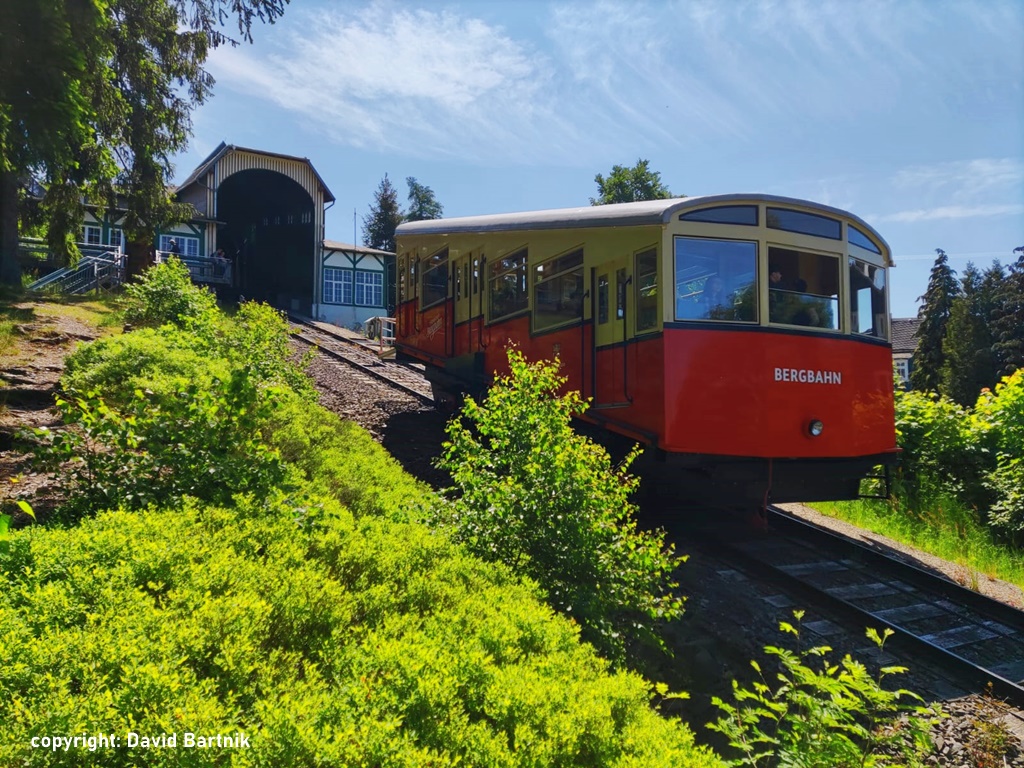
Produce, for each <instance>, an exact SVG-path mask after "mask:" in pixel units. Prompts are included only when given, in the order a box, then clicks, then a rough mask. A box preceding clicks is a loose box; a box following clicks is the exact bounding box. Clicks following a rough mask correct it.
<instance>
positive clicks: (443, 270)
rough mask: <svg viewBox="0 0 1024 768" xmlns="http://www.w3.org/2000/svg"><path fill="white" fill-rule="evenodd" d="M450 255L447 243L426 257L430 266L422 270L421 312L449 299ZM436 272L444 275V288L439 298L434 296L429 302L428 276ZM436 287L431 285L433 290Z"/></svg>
mask: <svg viewBox="0 0 1024 768" xmlns="http://www.w3.org/2000/svg"><path fill="white" fill-rule="evenodd" d="M449 257H450V254H449V251H448V246H447V245H446V246H444V247H443V248H438V249H437V250H436V251H434V252H433V253H432V254H430V256H428V257H427V258H426V259H424V261H425V262H426V263H427V264H429V266H427V267H425V268H423V269H421V270H420V311H421V312H422V311H423V310H425V309H430V308H431V307H436V306H438V305H439V304H441V303H443V302H445V301H447V300H448V283H449V280H448V278H449V275H448V260H449ZM434 272H439V273H440V274H441V275H443V276H444V290H443V291H441V293H440V295H439V296H438V297H437V298H434V299H433V300H432V301H430V303H427V278H428V276H430V275H432V274H433V273H434ZM436 287H437V286H431V288H432V290H433V289H436Z"/></svg>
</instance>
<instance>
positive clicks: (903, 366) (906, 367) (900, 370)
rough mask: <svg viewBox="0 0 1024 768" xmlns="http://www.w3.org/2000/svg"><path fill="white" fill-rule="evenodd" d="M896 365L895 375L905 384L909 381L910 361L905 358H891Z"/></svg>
mask: <svg viewBox="0 0 1024 768" xmlns="http://www.w3.org/2000/svg"><path fill="white" fill-rule="evenodd" d="M893 363H894V364H895V365H896V375H897V376H899V377H900V381H902V382H903V383H904V384H907V383H908V382H909V381H910V361H909V360H907V359H906V358H904V359H902V360H893Z"/></svg>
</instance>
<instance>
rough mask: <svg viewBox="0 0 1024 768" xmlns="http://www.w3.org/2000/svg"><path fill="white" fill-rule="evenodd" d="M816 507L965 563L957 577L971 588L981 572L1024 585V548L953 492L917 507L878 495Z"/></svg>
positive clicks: (936, 496)
mask: <svg viewBox="0 0 1024 768" xmlns="http://www.w3.org/2000/svg"><path fill="white" fill-rule="evenodd" d="M812 506H813V508H814V509H816V510H818V511H819V512H821V513H822V514H824V515H829V516H830V517H836V518H839V519H840V520H845V521H847V522H849V523H853V524H854V525H858V526H860V527H861V528H866V529H868V530H870V531H874V532H875V533H879V534H882V535H883V536H888V537H889V538H891V539H895V540H896V541H899V542H902V543H904V544H909V545H911V546H914V547H917V548H918V549H922V550H924V551H925V552H928V553H930V554H933V555H935V556H937V557H941V558H943V559H945V560H949V561H950V562H953V563H958V564H960V565H962V566H963V567H964V574H963V576H962V578H959V579H958V580H959V581H960V582H961V583H962V584H963V585H964V586H966V587H970V588H975V589H976V588H977V581H978V578H979V576H978V574H984V575H985V576H989V577H991V578H995V579H1002V580H1003V581H1008V582H1010V583H1012V584H1016V585H1017V586H1018V587H1021V588H1024V552H1021V551H1020V550H1018V549H1014V548H1012V547H1010V546H1008V545H1005V544H1002V543H1000V542H998V541H997V540H995V539H994V537H993V536H992V533H991V531H990V530H989V529H988V528H987V527H985V526H984V525H983V524H982V523H981V522H980V521H979V520H978V516H977V513H976V512H975V511H974V510H973V509H969V508H967V507H965V506H964V505H962V504H961V503H959V502H958V501H957V500H956V499H954V498H952V497H951V496H948V495H945V494H935V495H932V496H930V497H928V498H926V499H924V500H923V501H921V502H919V504H918V505H917V506H916V507H913V506H910V505H909V504H908V503H907V502H905V501H903V500H899V501H895V502H889V501H882V500H878V499H861V500H859V501H841V502H831V503H830V502H818V503H816V504H813V505H812Z"/></svg>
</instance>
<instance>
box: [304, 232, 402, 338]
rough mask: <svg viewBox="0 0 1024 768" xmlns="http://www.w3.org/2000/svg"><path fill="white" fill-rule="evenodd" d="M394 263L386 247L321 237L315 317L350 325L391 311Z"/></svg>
mask: <svg viewBox="0 0 1024 768" xmlns="http://www.w3.org/2000/svg"><path fill="white" fill-rule="evenodd" d="M394 264H395V255H394V254H393V253H390V252H388V251H379V250H377V249H375V248H367V247H365V246H361V245H349V244H348V243H338V242H335V241H333V240H324V247H323V252H322V256H321V267H320V271H321V282H320V284H321V293H320V296H321V301H320V303H319V305H318V306H317V308H316V309H317V312H316V315H317V319H318V320H322V321H323V322H326V323H333V324H334V325H341V326H345V327H352V326H354V325H357V324H358V325H362V324H363V323H365V322H366V321H367V320H369V319H370V318H371V317H380V316H387V315H390V314H391V312H392V310H393V307H392V304H393V302H394V299H393V298H392V296H391V292H392V291H393V286H394Z"/></svg>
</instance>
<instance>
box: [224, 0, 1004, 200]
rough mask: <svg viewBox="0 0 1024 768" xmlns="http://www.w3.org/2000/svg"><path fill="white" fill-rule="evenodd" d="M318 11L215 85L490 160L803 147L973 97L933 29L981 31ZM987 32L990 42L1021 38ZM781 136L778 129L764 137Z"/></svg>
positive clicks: (837, 15)
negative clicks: (523, 26)
mask: <svg viewBox="0 0 1024 768" xmlns="http://www.w3.org/2000/svg"><path fill="white" fill-rule="evenodd" d="M996 5H997V8H998V9H1000V10H999V13H1000V14H1002V16H1004V17H1005V16H1007V14H1009V18H1010V19H1011V20H1012V19H1016V18H1017V16H1015V15H1014V14H1017V15H1019V14H1018V12H1017V11H1015V10H1014V9H1013V7H1012V4H1007V5H1008V6H1009V10H1006V9H1005V7H1004V6H1003V5H1000V4H998V3H997V4H996ZM324 7H325V8H326V9H327V10H305V9H303V8H302V7H300V6H296V8H295V11H294V15H290V16H288V17H287V18H286V21H285V23H284V25H283V27H279V29H278V30H277V31H276V32H275V35H274V36H273V38H270V37H269V36H268V37H267V38H265V39H264V40H263V41H261V51H264V52H263V53H261V54H259V55H257V54H256V53H255V51H254V49H250V48H238V49H219V50H218V51H216V52H215V53H214V55H213V57H212V58H211V69H212V70H213V73H214V74H215V76H216V77H217V79H218V80H219V82H220V83H221V85H226V86H228V87H230V88H232V89H234V90H236V91H241V92H243V93H245V94H246V95H248V96H250V97H253V98H258V99H263V100H267V101H269V102H272V103H273V104H276V105H277V106H279V107H281V108H283V109H285V110H288V111H290V112H293V113H295V114H297V115H299V116H301V118H302V120H303V121H304V122H305V123H306V124H308V125H310V126H311V127H313V128H314V129H316V130H318V131H321V132H323V133H326V134H327V135H329V136H330V137H331V138H332V140H333V141H335V142H337V143H339V144H342V145H346V146H353V147H359V148H368V149H373V150H379V151H399V152H402V153H407V154H413V155H419V156H423V157H459V158H462V159H467V160H476V161H478V162H481V163H486V162H490V161H494V160H497V161H499V162H509V161H516V162H524V163H533V164H537V163H550V162H558V163H562V164H579V165H589V164H591V163H592V162H593V160H592V159H593V157H594V156H595V155H598V154H601V153H608V152H609V151H612V150H614V152H616V153H621V152H622V151H623V150H624V149H625V148H628V151H629V152H630V154H632V153H633V152H637V153H650V152H652V151H653V150H654V148H657V149H659V150H664V151H686V150H691V151H700V150H701V148H702V147H707V146H712V145H713V146H716V147H720V146H722V139H723V138H724V139H725V140H726V141H728V142H732V143H733V144H734V145H735V146H736V147H738V148H742V149H744V150H746V151H753V150H761V151H764V152H773V151H775V152H792V151H799V150H800V149H801V148H802V147H803V146H806V144H807V143H808V141H814V140H818V141H822V142H827V141H828V140H829V139H830V138H831V135H832V132H833V131H834V129H835V127H836V126H837V125H839V124H841V123H843V122H845V121H849V120H852V119H854V118H864V119H867V120H870V119H876V120H877V121H878V122H879V124H880V123H881V121H883V120H885V119H887V118H888V115H889V113H890V112H891V111H892V110H893V109H895V108H896V107H898V106H899V105H900V102H901V100H905V99H907V98H909V97H910V96H912V95H916V94H918V93H921V92H928V91H929V88H928V87H927V86H928V85H929V84H936V83H942V84H944V85H945V86H946V88H944V89H938V88H936V89H933V90H935V92H936V93H938V92H939V91H940V90H942V92H945V91H946V90H948V89H950V88H952V89H956V88H957V86H958V85H959V84H961V83H962V84H963V90H964V92H967V90H968V88H969V87H970V86H972V84H971V83H969V82H967V81H966V80H965V78H966V77H967V75H965V74H964V73H963V72H961V71H960V70H959V69H958V67H959V66H960V65H959V64H958V63H957V58H958V57H957V56H952V55H950V54H949V52H948V51H947V50H943V46H942V45H941V44H935V45H931V44H926V43H925V41H926V40H927V39H928V35H930V34H931V33H933V32H934V31H935V29H936V28H937V27H938V26H939V22H940V20H942V19H944V18H945V17H944V16H943V14H946V15H948V14H953V15H956V16H957V17H958V21H962V24H963V26H964V28H965V29H981V26H980V25H981V22H980V21H976V20H975V17H976V16H979V14H977V13H975V11H976V8H973V9H972V7H971V6H966V5H963V4H952V3H943V4H941V7H940V8H938V9H937V6H936V4H935V3H932V2H923V1H917V2H915V0H865V1H864V2H858V3H850V2H847V1H846V0H826V1H825V2H820V0H738V1H737V2H734V3H722V2H720V1H718V0H677V2H672V3H663V2H658V3H646V2H642V1H641V2H637V1H634V0H629V1H628V2H626V1H625V0H599V2H596V3H594V2H590V1H589V0H588V1H587V2H583V1H582V0H579V1H578V2H558V3H554V4H551V5H549V6H544V5H540V4H539V3H537V4H535V5H531V11H532V12H533V13H534V14H536V15H539V16H540V17H541V20H540V22H539V23H538V25H537V26H538V28H542V29H544V30H545V35H544V36H540V37H536V38H532V39H529V40H528V39H526V38H525V37H516V36H515V35H513V34H512V33H511V32H509V31H507V30H506V29H504V28H502V27H500V26H497V25H495V24H494V23H491V22H488V21H486V20H484V19H482V18H479V17H477V16H476V15H474V14H473V8H474V6H473V5H468V6H465V7H463V6H459V5H458V3H457V2H453V4H451V5H446V6H443V8H442V7H441V6H434V5H432V4H426V5H425V7H420V8H416V7H413V6H410V5H407V4H400V3H395V2H393V1H392V0H372V2H371V3H370V4H369V5H366V6H363V7H359V6H354V5H352V4H350V3H345V4H334V3H330V4H326V5H325V6H324ZM289 13H290V14H291V13H292V12H291V11H290V12H289ZM511 13H513V12H510V14H511ZM514 13H516V14H517V15H518V17H520V18H521V17H522V16H523V15H524V12H523V11H522V9H516V11H515V12H514ZM980 15H981V16H985V14H980ZM997 15H998V14H997ZM987 18H988V17H987V16H986V19H987ZM292 19H297V20H298V21H297V22H294V21H292ZM289 23H290V24H291V25H292V26H289ZM985 24H986V25H988V24H989V21H988V20H986V21H985ZM1004 26H1005V27H1006V28H1008V29H1010V30H1011V31H1012V29H1013V25H1012V24H1010V23H1006V24H1004ZM947 27H948V24H947ZM288 30H290V31H288ZM985 32H986V34H989V35H991V36H992V39H993V45H992V49H993V50H1004V49H1003V48H1002V42H1003V38H1004V37H1006V36H1009V37H1010V39H1012V34H1011V32H1007V31H1005V30H1002V31H1001V30H1000V28H999V27H998V26H996V27H992V26H991V25H990V26H987V27H985ZM941 42H942V41H940V43H941ZM268 48H269V51H268ZM1007 48H1009V46H1007ZM1000 55H1001V56H1007V55H1010V54H1000ZM1000 62H1002V63H1005V61H1004V60H1003V59H1000ZM1001 65H1002V64H1000V66H1001ZM971 92H973V91H971ZM1004 96H1006V97H1007V98H1008V97H1009V95H1008V94H1004ZM935 98H936V99H937V100H938V101H937V102H936V103H935V104H934V105H932V106H935V107H936V109H940V108H941V109H947V107H945V106H943V105H942V104H941V103H940V102H941V97H940V96H936V97H935ZM772 133H774V134H776V135H781V136H783V137H784V139H783V140H782V141H781V142H776V144H775V145H773V146H765V145H764V144H763V137H764V136H765V135H771V134H772ZM620 159H622V160H627V159H630V158H620ZM997 170H998V169H997ZM1000 172H1004V171H1000ZM905 181H906V182H907V183H910V182H911V181H912V179H911V178H910V177H909V176H908V177H907V179H905Z"/></svg>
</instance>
